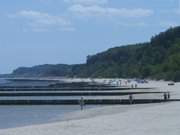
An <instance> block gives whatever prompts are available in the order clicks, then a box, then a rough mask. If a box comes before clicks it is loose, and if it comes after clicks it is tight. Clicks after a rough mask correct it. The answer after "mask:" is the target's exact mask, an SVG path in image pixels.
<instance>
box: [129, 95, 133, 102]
mask: <svg viewBox="0 0 180 135" xmlns="http://www.w3.org/2000/svg"><path fill="white" fill-rule="evenodd" d="M129 103H130V104H132V103H133V95H132V94H130V95H129Z"/></svg>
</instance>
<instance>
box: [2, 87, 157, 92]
mask: <svg viewBox="0 0 180 135" xmlns="http://www.w3.org/2000/svg"><path fill="white" fill-rule="evenodd" d="M150 89H155V88H125V87H98V88H94V87H93V88H91V87H86V88H51V87H39V88H32V87H25V88H24V87H1V88H0V92H1V91H119V90H150Z"/></svg>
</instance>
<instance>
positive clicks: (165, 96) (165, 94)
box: [163, 92, 167, 101]
mask: <svg viewBox="0 0 180 135" xmlns="http://www.w3.org/2000/svg"><path fill="white" fill-rule="evenodd" d="M163 96H164V100H165V101H166V100H167V93H166V92H165V93H164V95H163Z"/></svg>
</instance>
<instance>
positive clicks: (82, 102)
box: [79, 97, 85, 110]
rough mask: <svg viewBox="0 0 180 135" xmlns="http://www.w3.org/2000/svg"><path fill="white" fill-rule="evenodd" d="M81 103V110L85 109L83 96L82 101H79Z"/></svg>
mask: <svg viewBox="0 0 180 135" xmlns="http://www.w3.org/2000/svg"><path fill="white" fill-rule="evenodd" d="M79 104H80V106H81V110H83V107H84V104H85V103H84V98H83V97H81V99H80V101H79Z"/></svg>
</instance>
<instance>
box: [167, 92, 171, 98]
mask: <svg viewBox="0 0 180 135" xmlns="http://www.w3.org/2000/svg"><path fill="white" fill-rule="evenodd" d="M167 98H168V100H169V99H170V98H171V95H170V92H168V93H167Z"/></svg>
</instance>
